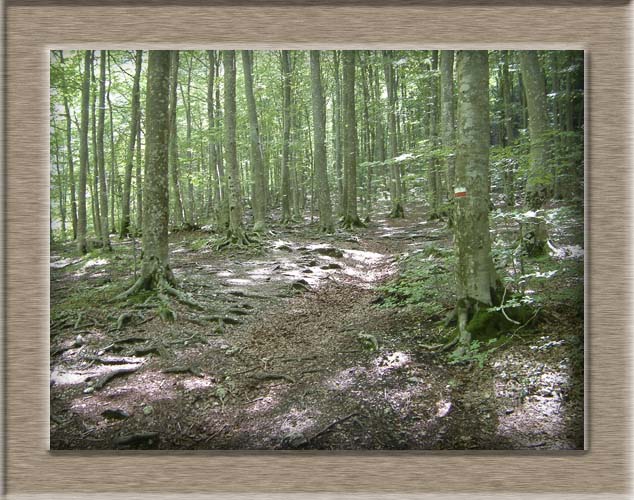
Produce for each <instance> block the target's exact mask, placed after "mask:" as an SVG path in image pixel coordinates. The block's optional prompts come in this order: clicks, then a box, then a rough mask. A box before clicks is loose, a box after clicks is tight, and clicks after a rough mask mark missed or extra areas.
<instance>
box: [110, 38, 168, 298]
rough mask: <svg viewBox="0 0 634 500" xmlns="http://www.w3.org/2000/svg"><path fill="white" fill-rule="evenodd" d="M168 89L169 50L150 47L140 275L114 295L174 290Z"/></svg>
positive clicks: (122, 295)
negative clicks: (171, 257) (171, 256)
mask: <svg viewBox="0 0 634 500" xmlns="http://www.w3.org/2000/svg"><path fill="white" fill-rule="evenodd" d="M169 91H170V51H168V50H150V51H149V53H148V65H147V92H146V112H145V117H146V122H145V132H146V133H145V169H146V171H145V178H144V185H143V193H144V197H145V204H144V212H145V213H144V214H143V261H142V264H141V276H140V277H139V279H138V280H137V281H136V283H135V284H134V285H133V286H132V287H131V288H130V289H128V290H127V291H126V292H123V293H122V294H120V295H119V296H117V299H121V298H125V297H127V296H129V295H132V294H134V293H136V292H137V291H139V290H142V289H146V290H151V289H162V290H167V291H170V290H171V291H173V288H172V285H173V284H174V276H173V274H172V271H171V269H170V265H169V251H168V223H169V181H168V173H169V134H170V128H169V122H170V109H169Z"/></svg>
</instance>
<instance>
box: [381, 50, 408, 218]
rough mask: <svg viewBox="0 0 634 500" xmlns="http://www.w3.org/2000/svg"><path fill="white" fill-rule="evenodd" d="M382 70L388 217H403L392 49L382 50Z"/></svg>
mask: <svg viewBox="0 0 634 500" xmlns="http://www.w3.org/2000/svg"><path fill="white" fill-rule="evenodd" d="M383 70H384V72H385V86H386V88H387V102H388V138H389V140H388V154H387V155H388V161H389V162H390V168H389V170H390V200H391V203H392V210H391V212H390V217H394V218H398V217H405V210H404V208H403V184H402V182H401V168H400V165H399V164H398V163H396V162H395V161H394V159H395V158H396V155H397V151H398V137H397V130H396V90H395V85H396V82H395V81H394V68H393V67H392V51H389V50H385V51H383Z"/></svg>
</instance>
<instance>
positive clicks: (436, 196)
mask: <svg viewBox="0 0 634 500" xmlns="http://www.w3.org/2000/svg"><path fill="white" fill-rule="evenodd" d="M431 56H432V57H431V75H430V79H429V81H430V85H429V90H430V92H429V101H428V102H429V131H430V138H431V143H432V146H433V148H434V149H436V148H437V147H438V146H439V144H438V107H439V106H438V101H439V93H438V79H437V78H436V73H437V72H438V51H437V50H432V54H431ZM429 174H430V175H429V184H430V186H429V187H430V191H431V193H430V194H431V200H430V202H431V203H430V205H431V207H430V214H429V217H430V218H431V219H437V218H439V217H440V205H441V203H442V180H441V179H442V178H441V175H440V165H439V164H438V159H437V158H436V156H435V155H432V158H431V160H430V162H429Z"/></svg>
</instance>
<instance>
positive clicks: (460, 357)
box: [448, 338, 498, 368]
mask: <svg viewBox="0 0 634 500" xmlns="http://www.w3.org/2000/svg"><path fill="white" fill-rule="evenodd" d="M497 342H498V339H497V338H490V339H489V340H488V341H487V342H485V343H483V342H480V341H479V340H472V341H471V344H469V346H468V347H467V348H466V349H456V350H454V351H452V352H451V353H449V356H448V357H449V364H450V365H457V364H463V363H477V364H478V367H479V368H483V367H484V363H486V361H487V359H488V358H489V354H490V353H491V352H492V351H493V350H494V349H495V345H496V344H497Z"/></svg>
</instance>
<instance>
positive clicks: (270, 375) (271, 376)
mask: <svg viewBox="0 0 634 500" xmlns="http://www.w3.org/2000/svg"><path fill="white" fill-rule="evenodd" d="M249 378H252V379H255V380H257V381H264V380H286V381H287V382H290V383H291V384H294V383H295V379H294V378H293V377H291V376H290V375H286V374H285V373H274V372H264V373H255V374H253V375H249Z"/></svg>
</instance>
